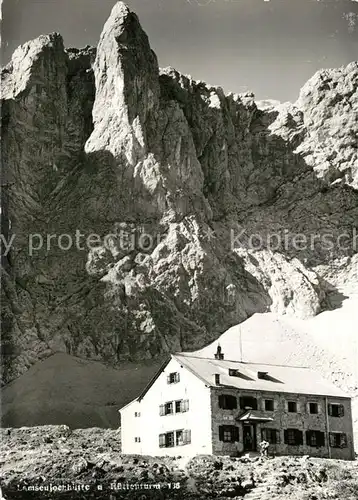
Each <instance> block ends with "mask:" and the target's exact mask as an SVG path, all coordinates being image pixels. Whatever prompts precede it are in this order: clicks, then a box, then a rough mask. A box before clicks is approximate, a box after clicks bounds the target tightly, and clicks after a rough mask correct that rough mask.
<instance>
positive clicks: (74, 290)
mask: <svg viewBox="0 0 358 500" xmlns="http://www.w3.org/2000/svg"><path fill="white" fill-rule="evenodd" d="M357 81H358V64H357V63H351V64H350V65H349V66H348V67H347V68H341V69H339V70H325V71H322V72H319V73H318V74H316V75H315V76H314V77H313V78H312V80H310V81H309V82H308V83H307V84H306V85H305V87H304V88H303V89H302V91H301V94H300V97H299V99H298V101H297V102H296V103H295V104H289V103H287V104H284V105H279V106H277V107H270V106H267V107H264V109H259V108H258V107H257V105H256V103H255V100H254V96H253V95H252V94H245V95H237V94H228V95H226V94H225V93H224V92H223V90H222V89H221V88H218V87H215V88H214V87H209V86H208V85H206V84H205V83H203V82H197V81H194V80H192V79H191V78H190V77H187V76H184V75H181V74H180V73H178V72H177V71H175V70H174V69H172V68H167V69H164V70H160V69H159V68H158V63H157V59H156V56H155V54H154V53H153V51H152V50H151V48H150V45H149V42H148V39H147V36H146V34H145V33H144V31H143V30H142V28H141V26H140V24H139V21H138V18H137V16H136V15H135V14H134V13H132V12H130V10H129V9H128V8H127V7H126V6H125V5H124V4H123V3H118V4H117V5H116V6H115V7H114V8H113V11H112V13H111V16H110V18H109V19H108V21H107V23H106V25H105V27H104V30H103V33H102V35H101V39H100V42H99V45H98V48H97V49H94V48H90V47H87V48H85V49H81V50H77V49H68V50H65V49H64V47H63V42H62V38H61V37H60V35H58V34H52V35H47V36H42V37H40V38H38V39H37V40H34V41H31V42H29V43H27V44H25V45H24V46H22V47H19V48H18V49H17V51H16V52H15V53H14V55H13V59H12V62H11V63H10V64H9V65H8V66H7V67H6V68H5V69H4V70H3V72H2V84H3V89H4V90H3V104H2V106H3V107H2V127H3V129H2V130H3V132H2V143H3V144H2V148H3V149H2V151H3V164H4V166H5V168H4V177H5V179H4V185H5V187H6V189H5V188H4V189H3V193H2V194H3V196H2V203H3V210H2V214H3V224H4V225H5V226H6V223H7V221H8V220H9V221H10V224H11V228H10V229H9V232H10V235H14V236H13V241H12V248H11V251H10V252H9V253H8V255H7V256H6V257H5V258H4V262H3V264H4V265H3V294H4V296H3V298H4V300H5V305H4V307H3V332H2V341H3V356H4V362H3V365H4V367H5V372H4V380H5V381H8V380H11V379H12V378H14V377H15V376H17V375H19V374H20V373H22V372H24V371H25V370H26V369H27V368H28V367H29V366H30V365H31V364H33V363H34V362H35V361H36V360H38V359H40V358H42V357H46V356H48V355H49V354H51V353H52V352H54V351H64V352H68V353H70V354H75V355H78V356H83V357H90V358H95V359H102V360H106V361H111V362H114V363H118V362H119V361H121V360H136V361H138V360H142V359H144V358H147V359H148V358H157V357H160V356H161V355H163V353H165V352H168V351H175V350H193V349H196V348H200V347H203V346H204V345H205V344H207V343H209V342H210V341H212V340H214V339H215V338H217V337H218V336H219V335H220V334H221V333H222V332H224V331H225V330H226V329H227V328H229V327H230V326H232V325H235V324H237V323H239V322H241V321H243V320H245V319H246V318H247V317H249V316H251V315H252V314H253V313H255V312H265V311H269V310H270V311H274V312H277V313H280V314H290V315H294V316H298V317H300V318H306V317H310V316H313V315H316V314H317V313H319V312H320V311H321V310H324V309H326V308H329V307H331V300H330V297H331V294H332V293H333V292H334V291H335V290H336V289H337V288H340V287H341V285H342V284H344V285H345V286H346V285H349V284H350V283H353V281H354V280H355V279H356V274H355V273H354V271H352V270H354V268H355V266H356V265H357V245H358V243H357V244H356V245H355V244H354V243H355V240H354V234H355V233H354V228H355V227H356V226H357V220H358V192H357V187H358V170H357V164H358V159H357V148H356V136H357V130H358V125H357V120H356V113H357V103H358V91H357ZM7 229H8V228H6V227H5V233H6V230H7ZM297 234H300V235H303V237H304V238H306V243H304V242H302V236H301V239H300V242H299V243H298V244H297V242H295V241H293V237H294V236H295V235H297ZM342 234H344V235H346V236H345V239H343V238H341V239H342V244H341V240H339V236H340V235H342ZM285 236H286V237H285ZM324 237H326V240H325V239H324ZM312 240H313V243H312ZM328 240H329V242H330V243H331V244H328V243H327V242H328ZM343 243H344V244H343ZM337 269H338V270H339V272H337V271H336V270H337ZM348 277H350V278H349V279H348ZM345 290H346V289H345Z"/></svg>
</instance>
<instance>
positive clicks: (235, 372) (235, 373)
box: [229, 368, 240, 377]
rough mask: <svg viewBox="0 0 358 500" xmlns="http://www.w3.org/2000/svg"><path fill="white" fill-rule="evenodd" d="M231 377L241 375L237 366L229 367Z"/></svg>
mask: <svg viewBox="0 0 358 500" xmlns="http://www.w3.org/2000/svg"><path fill="white" fill-rule="evenodd" d="M229 375H230V377H239V375H240V372H239V370H237V369H236V368H229Z"/></svg>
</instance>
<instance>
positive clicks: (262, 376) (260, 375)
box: [257, 372, 268, 379]
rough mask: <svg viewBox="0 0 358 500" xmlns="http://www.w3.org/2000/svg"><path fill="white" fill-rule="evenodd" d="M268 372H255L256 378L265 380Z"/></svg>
mask: <svg viewBox="0 0 358 500" xmlns="http://www.w3.org/2000/svg"><path fill="white" fill-rule="evenodd" d="M267 375H268V372H257V378H259V379H265V378H267Z"/></svg>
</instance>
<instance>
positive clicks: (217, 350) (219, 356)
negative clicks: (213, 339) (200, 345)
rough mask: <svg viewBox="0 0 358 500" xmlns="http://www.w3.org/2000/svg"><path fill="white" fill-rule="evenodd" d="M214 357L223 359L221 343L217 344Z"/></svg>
mask: <svg viewBox="0 0 358 500" xmlns="http://www.w3.org/2000/svg"><path fill="white" fill-rule="evenodd" d="M215 359H224V353H223V352H221V345H220V344H218V347H217V349H216V353H215Z"/></svg>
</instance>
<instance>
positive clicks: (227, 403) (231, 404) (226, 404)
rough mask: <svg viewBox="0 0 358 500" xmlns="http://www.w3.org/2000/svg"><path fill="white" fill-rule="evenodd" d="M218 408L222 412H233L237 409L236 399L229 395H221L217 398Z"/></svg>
mask: <svg viewBox="0 0 358 500" xmlns="http://www.w3.org/2000/svg"><path fill="white" fill-rule="evenodd" d="M219 408H221V409H223V410H235V409H236V408H237V399H236V397H235V396H231V395H230V394H221V395H220V396H219Z"/></svg>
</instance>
